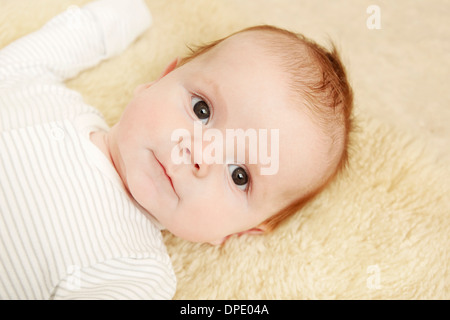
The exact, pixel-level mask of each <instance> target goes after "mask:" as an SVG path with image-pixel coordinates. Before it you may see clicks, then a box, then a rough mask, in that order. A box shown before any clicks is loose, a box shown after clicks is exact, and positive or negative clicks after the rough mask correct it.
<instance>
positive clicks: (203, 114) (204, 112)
mask: <svg viewBox="0 0 450 320" xmlns="http://www.w3.org/2000/svg"><path fill="white" fill-rule="evenodd" d="M191 105H192V109H193V110H194V113H195V115H196V116H197V118H198V119H199V120H200V121H201V122H202V123H203V124H204V125H206V124H208V122H209V118H210V117H211V110H210V109H209V106H208V104H207V103H206V102H205V101H203V100H202V99H200V98H198V97H192V100H191Z"/></svg>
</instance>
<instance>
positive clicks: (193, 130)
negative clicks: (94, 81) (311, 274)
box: [108, 33, 328, 243]
mask: <svg viewBox="0 0 450 320" xmlns="http://www.w3.org/2000/svg"><path fill="white" fill-rule="evenodd" d="M287 82H288V80H287V77H286V75H284V73H283V72H282V71H281V70H279V67H278V66H277V65H276V64H275V63H274V62H272V60H271V59H270V57H268V56H267V55H266V54H264V53H262V52H261V50H260V48H259V46H258V45H257V44H256V43H255V42H254V41H253V39H252V37H251V36H249V35H248V34H245V33H244V34H239V35H236V36H233V37H231V38H229V39H227V40H225V41H224V42H222V43H221V44H219V45H218V46H217V47H215V48H213V49H211V50H210V51H209V52H207V53H205V54H203V55H201V56H199V57H197V58H195V59H194V60H192V61H190V62H188V63H187V64H185V65H183V66H181V67H179V68H176V69H174V70H173V68H172V67H169V68H168V69H167V70H166V72H165V74H164V76H163V77H162V78H161V79H159V80H158V81H156V82H153V83H150V84H147V85H145V86H141V87H140V88H139V89H138V90H137V91H136V93H135V96H134V98H133V100H132V101H131V102H130V103H129V105H128V106H127V108H126V110H125V112H124V114H123V116H122V118H121V120H120V121H119V122H118V123H117V124H116V125H115V126H114V127H113V128H112V129H111V131H110V134H109V138H108V139H109V147H110V152H111V157H112V159H113V162H114V165H115V167H116V169H117V171H118V173H119V175H120V177H121V178H122V180H123V182H124V184H125V186H126V187H127V188H128V190H129V192H130V194H131V195H132V196H133V197H134V199H135V200H136V201H137V202H138V203H139V204H140V205H141V206H142V207H143V208H144V209H146V210H147V211H148V212H149V213H150V214H151V215H152V216H153V217H155V218H156V219H157V220H158V221H159V222H160V223H161V224H162V225H163V226H164V227H165V228H166V229H168V230H169V231H170V232H171V233H173V234H174V235H176V236H179V237H181V238H183V239H186V240H189V241H194V242H211V243H220V242H221V241H222V240H223V239H224V238H226V237H227V236H229V235H233V234H237V233H241V232H245V231H248V230H251V231H254V232H258V231H259V230H263V226H261V225H260V224H261V223H262V222H263V221H264V220H266V219H267V218H269V217H270V216H271V215H273V214H274V213H275V212H277V211H278V210H280V209H281V208H283V207H284V206H286V205H287V204H288V203H290V202H291V201H292V200H294V199H295V198H298V197H300V196H301V195H302V194H303V195H304V194H306V193H307V192H308V191H309V190H311V189H312V188H314V187H315V186H316V185H317V183H320V181H319V180H320V178H321V176H322V175H323V174H324V171H325V170H326V168H327V162H326V160H327V156H326V155H327V151H328V146H327V143H325V142H324V139H323V137H322V135H321V134H320V133H319V130H318V129H317V128H316V127H315V126H314V125H313V123H312V122H311V121H310V119H309V117H308V116H306V114H305V113H303V112H302V107H298V106H294V105H293V103H292V99H291V98H290V97H291V95H290V92H289V88H288V85H287ZM236 129H242V130H243V131H241V132H247V134H248V136H253V137H257V140H256V142H255V140H254V139H253V140H252V139H247V140H246V141H245V148H244V149H242V145H241V146H239V145H238V144H237V143H236V140H234V145H233V142H231V143H230V141H229V139H228V140H227V139H226V137H227V135H226V133H227V130H228V132H229V133H230V132H234V133H238V132H239V131H237V130H236ZM264 132H265V133H266V134H265V136H264ZM202 135H203V136H202ZM208 135H209V140H208V139H207V138H206V137H207V136H208ZM211 137H213V138H211ZM226 140H227V141H226ZM249 140H252V141H249ZM255 144H257V149H256V150H259V151H258V152H255V149H254V148H253V147H255ZM239 149H240V150H239ZM242 151H243V153H242ZM240 152H241V153H240ZM255 158H256V159H255ZM255 228H259V229H255Z"/></svg>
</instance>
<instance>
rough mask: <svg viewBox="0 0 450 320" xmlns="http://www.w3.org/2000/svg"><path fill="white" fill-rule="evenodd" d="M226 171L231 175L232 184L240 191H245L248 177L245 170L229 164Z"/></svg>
mask: <svg viewBox="0 0 450 320" xmlns="http://www.w3.org/2000/svg"><path fill="white" fill-rule="evenodd" d="M228 170H229V172H230V174H231V179H233V182H234V184H235V185H236V186H237V187H238V188H239V189H241V190H242V191H246V190H247V188H248V180H249V177H248V174H247V172H246V171H245V169H244V168H242V167H239V166H237V165H235V164H230V165H228Z"/></svg>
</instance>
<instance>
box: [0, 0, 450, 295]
mask: <svg viewBox="0 0 450 320" xmlns="http://www.w3.org/2000/svg"><path fill="white" fill-rule="evenodd" d="M86 2H87V0H84V1H83V0H79V1H69V0H39V1H35V0H0V47H3V46H5V45H7V44H8V43H10V42H11V41H13V40H14V39H16V38H18V37H20V36H22V35H25V34H27V33H29V32H31V31H33V30H35V29H37V28H39V27H40V26H42V25H43V24H44V23H45V22H46V21H47V20H48V19H50V18H51V17H53V16H54V15H56V14H57V13H59V12H61V11H64V10H66V9H67V8H69V7H70V6H71V5H78V6H81V5H82V4H84V3H86ZM147 4H148V6H149V8H150V10H151V12H152V15H153V19H154V22H153V26H152V28H151V29H149V30H148V31H147V32H146V33H145V34H144V35H143V36H142V37H140V38H139V39H138V40H137V41H136V42H135V43H134V44H133V45H132V46H131V47H130V48H129V49H127V51H125V52H124V53H123V54H122V55H120V56H119V57H116V58H113V59H111V60H109V61H105V62H103V63H102V64H100V65H99V66H97V67H95V68H93V69H91V70H87V71H85V72H83V73H81V74H80V75H79V76H78V77H77V78H75V79H73V80H71V81H69V82H68V83H67V84H68V86H70V87H72V88H74V89H76V90H79V91H81V92H82V94H83V95H84V97H85V100H86V101H87V102H88V103H90V104H92V105H93V106H96V107H98V108H99V109H100V110H101V111H102V112H103V113H104V114H105V116H106V118H107V120H108V122H109V123H110V124H113V123H114V122H115V121H117V119H118V118H119V116H120V114H121V112H122V110H123V109H124V107H125V106H126V104H127V102H128V101H129V100H130V98H131V95H132V92H133V89H134V88H135V87H136V86H137V85H138V84H140V83H143V82H146V81H149V80H153V79H154V78H156V77H157V76H158V74H159V73H160V72H161V70H162V69H163V67H164V66H165V64H166V63H168V62H169V61H170V60H171V59H172V58H174V57H175V56H180V55H183V54H184V53H185V52H186V51H187V49H186V45H188V44H196V43H204V42H207V41H209V40H212V39H215V38H217V37H219V36H224V35H226V34H228V33H229V32H232V31H236V30H238V29H241V28H242V27H246V26H250V25H254V24H262V23H267V24H275V25H278V26H280V27H285V28H289V29H291V30H293V31H296V32H301V33H304V34H305V35H307V36H310V37H312V38H314V39H315V40H317V41H318V42H320V43H323V44H326V42H325V40H326V39H327V37H328V36H329V37H330V38H332V39H333V40H334V41H335V43H336V44H337V45H338V47H339V48H340V49H341V53H342V57H343V59H344V62H345V63H346V65H347V67H348V71H349V75H350V79H351V82H352V84H353V88H354V91H355V98H356V106H355V121H356V124H357V125H358V127H357V128H356V130H355V131H354V132H353V133H352V136H351V138H352V147H351V157H350V167H349V170H348V171H347V172H346V173H345V174H344V176H343V177H342V178H341V179H340V180H338V181H336V182H335V183H334V184H333V185H331V186H330V187H329V188H328V189H326V191H325V192H324V193H323V194H321V195H320V196H319V197H318V198H316V199H315V200H314V201H313V202H311V203H310V204H309V205H308V206H307V207H305V208H304V209H303V210H302V211H301V212H299V213H298V214H297V215H295V216H294V217H292V218H291V219H289V220H288V221H286V223H284V224H283V225H282V226H281V227H280V228H279V229H277V230H276V231H274V232H273V233H271V234H269V235H266V236H242V237H240V238H237V237H233V238H231V239H230V240H229V241H228V242H227V243H226V244H225V245H224V246H223V247H212V246H209V245H201V244H192V243H188V242H185V241H182V240H180V239H175V238H174V237H172V236H171V235H170V234H164V237H165V240H166V244H167V247H168V251H169V253H170V254H171V257H172V261H173V264H174V268H175V271H176V275H177V277H178V289H177V293H176V296H175V298H176V299H432V298H433V299H449V298H450V294H449V284H450V279H449V247H450V241H449V233H450V160H449V159H450V148H449V146H450V129H449V128H450V126H448V124H449V123H450V103H449V102H450V94H449V93H448V85H447V83H446V81H447V80H448V78H449V77H448V72H449V70H450V28H449V27H448V21H447V19H448V16H449V12H450V7H449V5H448V3H447V2H446V1H445V0H434V1H425V0H418V1H414V2H411V1H407V0H402V1H395V3H394V1H361V0H345V1H325V0H320V1H317V0H314V1H313V0H303V1H297V0H292V1H289V0H282V1H280V0H277V1H275V0H251V1H249V0H246V1H238V0H226V1H225V0H221V1H207V0H195V1H181V0H177V1H164V0H147ZM372 4H376V5H378V9H379V11H378V13H379V15H378V16H374V15H373V14H375V13H376V12H375V11H371V9H369V10H368V8H369V6H370V5H372ZM367 10H368V11H367ZM377 18H379V19H378V20H377ZM374 19H375V20H374ZM368 20H369V22H370V23H372V24H371V25H373V23H375V27H381V28H380V29H378V28H375V29H369V28H368V27H367V22H368ZM377 23H378V24H377Z"/></svg>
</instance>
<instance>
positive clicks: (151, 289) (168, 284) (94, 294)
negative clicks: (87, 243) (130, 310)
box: [53, 258, 176, 300]
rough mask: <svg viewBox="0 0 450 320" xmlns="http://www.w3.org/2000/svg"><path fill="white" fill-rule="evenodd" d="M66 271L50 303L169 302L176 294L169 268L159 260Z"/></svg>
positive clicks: (123, 261) (112, 262)
mask: <svg viewBox="0 0 450 320" xmlns="http://www.w3.org/2000/svg"><path fill="white" fill-rule="evenodd" d="M69 271H70V272H69V274H68V275H67V276H66V277H65V278H64V279H63V280H62V281H61V282H60V283H59V285H58V286H57V287H56V289H55V292H54V294H53V299H55V300H59V299H64V300H68V299H71V300H90V299H101V300H124V299H133V300H137V299H146V300H150V299H151V300H168V299H172V298H173V296H174V294H175V288H176V280H175V275H174V273H173V271H172V268H171V267H170V266H169V265H167V263H164V262H162V261H159V260H158V259H131V258H127V259H115V260H109V261H106V262H104V263H101V264H96V265H94V266H91V267H88V268H78V267H76V266H74V267H73V268H72V269H70V270H69Z"/></svg>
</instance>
